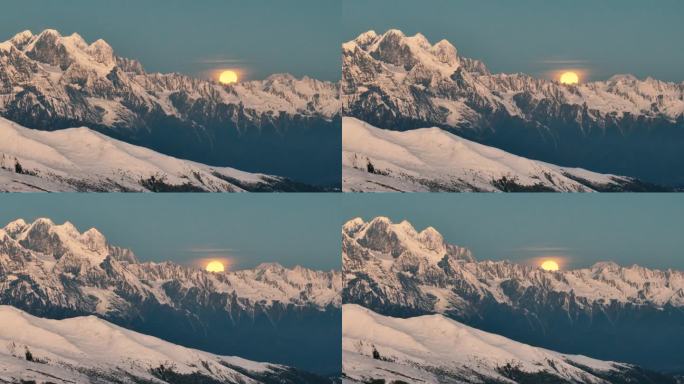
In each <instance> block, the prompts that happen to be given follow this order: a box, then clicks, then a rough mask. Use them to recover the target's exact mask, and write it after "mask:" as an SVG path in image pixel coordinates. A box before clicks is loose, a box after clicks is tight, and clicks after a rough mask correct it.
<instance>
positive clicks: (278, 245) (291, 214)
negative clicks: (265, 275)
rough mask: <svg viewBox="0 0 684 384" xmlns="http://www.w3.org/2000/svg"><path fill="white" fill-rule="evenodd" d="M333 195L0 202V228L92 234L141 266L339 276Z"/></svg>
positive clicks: (73, 196)
mask: <svg viewBox="0 0 684 384" xmlns="http://www.w3.org/2000/svg"><path fill="white" fill-rule="evenodd" d="M338 198H339V195H337V194H335V195H333V194H310V195H309V194H306V195H303V194H275V193H266V194H116V193H113V194H112V193H106V194H81V193H64V194H5V195H4V196H0V222H1V223H2V224H0V227H2V226H4V225H5V224H6V223H7V222H9V221H11V220H14V219H16V218H24V219H25V220H27V221H29V220H33V219H35V218H38V217H48V218H50V219H52V220H53V221H55V222H57V223H62V222H64V221H66V220H68V221H71V222H72V223H73V224H74V225H76V227H77V228H78V229H79V230H81V231H84V230H87V229H88V228H91V227H95V228H98V229H99V230H100V231H101V232H102V233H103V234H104V235H105V236H106V237H107V239H108V240H109V242H110V243H111V244H113V245H119V246H123V247H128V248H131V249H132V250H133V251H134V252H135V253H136V255H137V256H138V258H139V259H141V260H144V261H163V260H173V261H177V262H180V263H191V262H193V261H194V260H197V259H201V258H206V257H212V258H216V257H221V258H222V257H227V258H230V259H232V260H233V261H234V262H235V265H234V268H236V269H243V268H251V267H254V266H256V265H257V264H259V263H262V262H279V263H281V264H283V265H285V266H290V267H291V266H294V265H303V266H306V267H310V268H316V269H324V270H330V269H339V268H340V263H341V256H340V228H341V219H340V215H339V204H337V203H336V202H337V201H338Z"/></svg>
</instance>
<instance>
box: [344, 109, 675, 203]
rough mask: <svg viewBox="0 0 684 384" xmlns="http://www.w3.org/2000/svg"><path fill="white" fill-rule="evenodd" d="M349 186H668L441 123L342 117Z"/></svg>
mask: <svg viewBox="0 0 684 384" xmlns="http://www.w3.org/2000/svg"><path fill="white" fill-rule="evenodd" d="M342 148H343V151H342V189H343V191H345V192H371V191H401V192H426V191H432V192H499V191H500V192H525V191H527V192H529V191H536V192H539V191H546V192H550V191H555V192H592V191H601V192H621V191H633V192H644V191H664V190H668V189H667V188H663V187H659V186H656V185H653V184H649V183H644V182H642V181H639V180H637V179H634V178H631V177H625V176H615V175H607V174H600V173H596V172H591V171H587V170H585V169H581V168H568V167H559V166H556V165H553V164H549V163H544V162H541V161H537V160H530V159H527V158H524V157H520V156H516V155H513V154H511V153H507V152H505V151H502V150H500V149H498V148H494V147H488V146H486V145H482V144H478V143H476V142H473V141H470V140H466V139H463V138H460V137H458V136H456V135H454V134H452V133H449V132H447V131H445V130H443V129H440V128H437V127H433V128H423V129H413V130H410V131H404V132H400V131H390V130H387V129H380V128H377V127H373V126H372V125H369V124H368V123H364V122H363V121H361V120H358V119H355V118H353V117H343V118H342Z"/></svg>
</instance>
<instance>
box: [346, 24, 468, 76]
mask: <svg viewBox="0 0 684 384" xmlns="http://www.w3.org/2000/svg"><path fill="white" fill-rule="evenodd" d="M355 43H356V45H357V46H359V47H361V48H362V49H363V50H365V51H366V52H368V53H369V54H370V55H371V56H372V57H374V58H376V59H380V60H382V61H385V62H387V63H391V64H393V65H396V66H401V67H403V68H404V69H405V70H411V69H413V68H415V67H416V66H418V69H417V70H428V71H436V72H439V73H441V74H442V75H443V76H444V77H448V76H450V75H451V74H452V73H453V72H454V71H455V70H456V69H457V68H458V66H459V59H458V55H457V50H456V47H454V46H453V45H452V44H451V43H449V42H448V41H447V40H441V41H439V42H438V43H436V44H434V45H432V44H430V41H429V40H428V39H427V38H426V37H425V35H423V34H421V33H416V34H415V35H413V36H406V35H405V34H404V33H403V32H402V31H400V30H398V29H390V30H388V31H387V32H385V33H384V34H382V35H376V34H374V33H373V34H368V33H367V34H362V35H359V37H358V38H357V40H355Z"/></svg>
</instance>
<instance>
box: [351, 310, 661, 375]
mask: <svg viewBox="0 0 684 384" xmlns="http://www.w3.org/2000/svg"><path fill="white" fill-rule="evenodd" d="M342 323H343V327H342V337H343V339H342V340H343V341H342V348H343V363H342V364H343V373H344V375H345V377H346V379H347V380H346V381H347V382H349V383H367V382H370V381H371V380H379V379H384V380H385V382H388V383H392V382H406V383H419V382H420V383H491V382H496V383H502V384H503V383H519V382H525V383H533V382H548V383H550V382H553V383H559V384H560V383H584V384H592V383H601V384H607V383H613V382H617V379H618V378H620V379H623V380H626V379H631V380H634V381H632V382H640V381H639V379H641V378H642V377H641V375H643V374H644V373H643V372H639V371H638V370H636V369H635V367H633V366H630V365H627V364H620V363H614V362H608V361H600V360H596V359H591V358H588V357H585V356H579V355H566V354H561V353H557V352H553V351H550V350H546V349H542V348H536V347H533V346H530V345H526V344H522V343H518V342H516V341H513V340H510V339H507V338H505V337H502V336H499V335H494V334H491V333H487V332H483V331H480V330H477V329H475V328H471V327H468V326H466V325H463V324H461V323H458V322H456V321H454V320H451V319H448V318H446V317H444V316H442V315H427V316H417V317H412V318H407V319H401V318H393V317H387V316H382V315H379V314H377V313H375V312H373V311H371V310H369V309H367V308H364V307H361V306H359V305H353V304H345V305H344V306H343V308H342ZM653 375H654V376H653V377H654V378H662V379H664V381H662V383H666V382H674V381H673V380H671V379H668V378H667V377H664V376H662V377H659V376H660V375H657V374H653ZM395 380H396V381H395ZM544 380H546V381H544ZM620 382H622V381H620Z"/></svg>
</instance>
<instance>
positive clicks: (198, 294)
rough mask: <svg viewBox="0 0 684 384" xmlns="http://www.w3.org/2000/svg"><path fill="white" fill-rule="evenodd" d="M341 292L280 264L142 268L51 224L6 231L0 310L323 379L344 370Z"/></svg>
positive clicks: (0, 259) (1, 243)
mask: <svg viewBox="0 0 684 384" xmlns="http://www.w3.org/2000/svg"><path fill="white" fill-rule="evenodd" d="M341 284H342V282H341V276H340V273H339V272H337V271H330V272H322V271H315V270H310V269H306V268H302V267H294V268H292V269H288V268H284V267H282V266H281V265H278V264H262V265H260V266H258V267H256V268H254V269H250V270H237V271H230V272H225V273H210V272H206V271H204V270H200V269H198V268H195V267H191V266H184V265H179V264H175V263H171V262H163V263H152V262H145V263H142V262H139V261H138V260H137V258H136V256H135V255H134V254H133V252H132V251H130V250H128V249H124V248H120V247H117V246H113V245H110V244H109V243H108V242H107V240H106V239H105V237H104V236H103V235H102V234H101V233H100V232H99V231H97V230H96V229H89V230H87V231H85V232H83V233H81V232H79V231H78V229H76V228H75V227H74V226H73V225H72V224H70V223H68V222H67V223H64V224H61V225H56V224H54V223H53V222H52V221H50V220H49V219H45V218H41V219H37V220H35V221H34V222H32V223H27V222H25V221H23V220H21V219H19V220H16V221H14V222H12V223H9V224H8V225H7V226H5V227H4V228H3V229H1V230H0V304H3V305H12V306H14V307H17V308H19V309H21V310H24V311H26V312H28V313H30V314H32V315H35V316H40V317H45V318H52V319H64V318H71V317H75V316H86V315H95V316H97V317H99V318H102V319H104V320H107V321H109V322H111V323H114V324H116V325H119V326H122V327H124V328H128V329H131V330H135V331H137V332H141V333H144V334H147V335H152V336H156V337H160V338H162V339H164V340H167V341H170V342H173V343H175V344H180V345H183V346H187V347H191V348H197V349H201V350H204V351H209V352H212V353H217V354H221V355H237V356H241V357H244V358H248V359H252V360H258V361H269V362H275V363H281V364H286V365H291V366H295V367H298V368H301V369H305V370H309V371H315V372H319V373H324V374H332V373H336V372H339V370H340V368H339V364H340V358H341V356H340V354H341V351H340V348H339V343H340V327H341V324H340V322H341V319H340V312H341V309H340V308H341V299H340V291H341Z"/></svg>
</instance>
